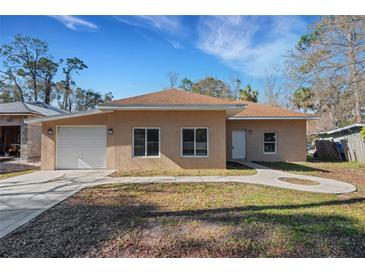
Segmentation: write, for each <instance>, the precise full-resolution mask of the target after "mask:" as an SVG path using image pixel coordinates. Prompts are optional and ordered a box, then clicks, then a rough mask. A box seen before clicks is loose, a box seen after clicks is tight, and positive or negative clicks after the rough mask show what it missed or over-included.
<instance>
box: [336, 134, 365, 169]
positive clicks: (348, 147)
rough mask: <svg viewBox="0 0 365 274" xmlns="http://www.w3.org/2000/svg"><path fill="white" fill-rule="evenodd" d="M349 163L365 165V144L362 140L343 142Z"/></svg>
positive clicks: (355, 139) (353, 139)
mask: <svg viewBox="0 0 365 274" xmlns="http://www.w3.org/2000/svg"><path fill="white" fill-rule="evenodd" d="M341 144H342V146H343V148H344V151H345V155H346V158H347V161H356V162H362V163H365V143H364V142H363V141H362V140H361V139H360V138H352V139H348V140H345V139H343V140H341Z"/></svg>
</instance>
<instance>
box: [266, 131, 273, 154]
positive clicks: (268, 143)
mask: <svg viewBox="0 0 365 274" xmlns="http://www.w3.org/2000/svg"><path fill="white" fill-rule="evenodd" d="M264 153H266V154H275V153H276V133H275V132H270V133H264Z"/></svg>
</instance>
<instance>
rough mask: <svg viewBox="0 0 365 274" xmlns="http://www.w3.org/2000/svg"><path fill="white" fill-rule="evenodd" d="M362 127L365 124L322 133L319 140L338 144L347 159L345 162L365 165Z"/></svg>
mask: <svg viewBox="0 0 365 274" xmlns="http://www.w3.org/2000/svg"><path fill="white" fill-rule="evenodd" d="M362 127H365V123H361V124H352V125H349V126H346V127H342V128H337V129H334V130H330V131H326V132H320V133H318V139H320V140H329V141H333V142H334V143H335V144H337V147H338V150H339V151H340V153H343V156H344V157H345V158H346V159H344V160H347V161H359V162H363V163H365V143H364V140H363V139H362V137H361V134H360V131H361V128H362Z"/></svg>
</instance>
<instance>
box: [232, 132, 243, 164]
mask: <svg viewBox="0 0 365 274" xmlns="http://www.w3.org/2000/svg"><path fill="white" fill-rule="evenodd" d="M232 159H246V131H245V130H234V131H232Z"/></svg>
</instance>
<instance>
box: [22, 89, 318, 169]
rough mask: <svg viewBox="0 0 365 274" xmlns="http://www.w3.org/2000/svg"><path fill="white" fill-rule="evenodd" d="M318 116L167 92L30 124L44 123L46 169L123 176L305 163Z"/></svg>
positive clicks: (44, 167)
mask: <svg viewBox="0 0 365 274" xmlns="http://www.w3.org/2000/svg"><path fill="white" fill-rule="evenodd" d="M314 118H316V117H313V116H311V115H307V114H303V113H299V112H293V111H289V110H286V109H280V108H277V107H273V106H268V105H261V104H255V103H249V102H243V101H230V100H224V99H220V98H216V97H210V96H205V95H201V94H196V93H191V92H186V91H182V90H178V89H170V90H164V91H160V92H154V93H149V94H145V95H141V96H135V97H130V98H126V99H121V100H115V101H112V102H111V103H109V104H104V105H99V106H98V107H97V109H96V110H94V111H87V112H78V113H71V114H62V115H58V116H53V117H42V118H37V119H32V120H29V121H28V123H29V124H38V125H41V126H42V157H41V158H42V160H41V168H42V169H44V170H53V169H85V168H107V169H116V170H119V171H127V170H138V169H144V170H151V169H179V168H184V169H208V168H212V169H213V168H216V169H220V168H226V161H227V160H243V159H246V160H251V161H305V160H306V122H307V120H308V119H314Z"/></svg>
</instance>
